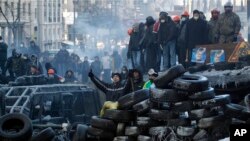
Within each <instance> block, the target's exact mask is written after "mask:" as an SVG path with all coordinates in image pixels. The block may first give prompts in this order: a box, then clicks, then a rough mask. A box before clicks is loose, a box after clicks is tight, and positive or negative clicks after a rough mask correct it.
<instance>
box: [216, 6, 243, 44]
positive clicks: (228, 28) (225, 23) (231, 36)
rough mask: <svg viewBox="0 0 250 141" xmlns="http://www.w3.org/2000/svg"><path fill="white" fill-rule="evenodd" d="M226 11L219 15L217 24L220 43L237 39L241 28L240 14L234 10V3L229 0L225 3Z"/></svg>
mask: <svg viewBox="0 0 250 141" xmlns="http://www.w3.org/2000/svg"><path fill="white" fill-rule="evenodd" d="M224 9H225V12H224V13H222V14H221V15H220V16H219V19H218V24H217V25H216V29H215V30H216V33H217V34H216V38H217V39H218V40H219V43H231V42H235V41H237V37H238V34H239V33H240V29H241V21H240V18H239V16H238V15H237V14H236V13H234V12H233V5H232V3H231V2H227V3H226V4H225V5H224Z"/></svg>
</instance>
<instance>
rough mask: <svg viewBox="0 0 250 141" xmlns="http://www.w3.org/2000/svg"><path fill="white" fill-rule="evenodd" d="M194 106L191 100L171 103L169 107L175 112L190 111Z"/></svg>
mask: <svg viewBox="0 0 250 141" xmlns="http://www.w3.org/2000/svg"><path fill="white" fill-rule="evenodd" d="M193 108H194V105H193V103H192V101H182V102H177V103H173V104H172V107H171V109H172V110H173V111H176V112H185V111H191V110H192V109H193Z"/></svg>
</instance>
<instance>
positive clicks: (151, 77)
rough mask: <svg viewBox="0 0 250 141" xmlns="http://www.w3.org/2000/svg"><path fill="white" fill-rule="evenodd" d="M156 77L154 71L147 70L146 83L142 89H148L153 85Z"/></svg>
mask: <svg viewBox="0 0 250 141" xmlns="http://www.w3.org/2000/svg"><path fill="white" fill-rule="evenodd" d="M157 77H158V73H157V72H155V70H154V69H149V71H148V79H149V80H148V81H147V82H146V83H145V84H144V86H143V89H149V88H150V87H151V86H152V85H153V83H154V80H155V79H156V78H157Z"/></svg>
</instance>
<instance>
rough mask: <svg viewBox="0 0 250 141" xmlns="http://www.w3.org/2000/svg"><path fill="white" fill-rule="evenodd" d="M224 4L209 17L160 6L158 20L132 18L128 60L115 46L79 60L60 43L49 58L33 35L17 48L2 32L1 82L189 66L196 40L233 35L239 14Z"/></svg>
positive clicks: (217, 39)
mask: <svg viewBox="0 0 250 141" xmlns="http://www.w3.org/2000/svg"><path fill="white" fill-rule="evenodd" d="M224 10H225V12H223V13H222V14H220V11H219V10H217V9H214V10H212V11H211V19H210V20H209V21H207V20H206V17H205V16H204V14H203V12H201V11H198V10H194V11H193V16H192V17H191V16H190V15H189V13H188V12H187V11H184V12H183V14H181V15H180V16H174V17H170V15H168V13H167V12H160V13H159V19H158V20H155V19H154V18H153V17H152V16H149V17H147V18H146V22H145V23H135V24H134V25H133V27H132V28H131V29H129V30H128V34H129V35H130V40H129V43H128V47H127V49H128V51H127V59H128V60H129V62H130V63H128V64H126V65H125V64H124V57H122V56H121V55H120V54H119V53H118V51H116V50H115V51H113V53H110V52H104V53H103V54H102V55H99V56H95V57H94V59H93V60H92V59H89V57H90V56H85V57H84V60H83V61H82V60H81V59H80V57H79V56H78V55H77V54H75V53H71V54H70V53H69V52H68V51H67V50H66V49H61V50H60V51H59V52H58V53H57V54H56V55H55V56H54V58H53V59H52V60H50V59H49V56H48V55H45V54H44V53H41V51H40V48H39V46H37V45H36V43H35V42H34V41H31V42H30V46H29V47H24V43H21V45H20V46H19V47H18V48H12V47H10V48H8V45H7V44H6V43H4V42H3V39H2V37H0V70H1V73H0V74H1V75H0V77H1V79H0V83H8V82H9V81H14V80H15V79H16V78H18V77H20V76H24V75H31V76H32V75H41V74H43V75H46V76H47V77H56V79H57V78H58V79H59V81H55V83H61V80H63V81H64V82H69V83H73V82H79V83H84V84H86V83H88V82H89V78H88V74H89V72H90V70H91V72H92V73H93V74H94V76H95V77H96V78H98V79H99V80H102V81H104V82H105V83H112V82H113V79H111V78H110V76H113V75H112V73H120V75H121V77H120V79H121V81H124V80H125V79H126V78H127V74H128V72H129V71H128V70H129V69H137V70H138V71H139V72H140V75H143V74H147V72H148V70H150V69H153V70H154V71H155V72H160V71H164V70H167V69H168V68H170V67H173V66H175V65H176V64H177V62H178V63H179V64H183V65H184V66H185V67H189V66H192V65H194V64H193V63H192V62H191V57H192V50H193V49H194V48H195V47H196V46H197V45H204V44H216V43H230V42H234V41H237V39H238V36H239V34H240V29H241V22H240V18H239V16H238V15H237V14H235V13H234V12H233V5H232V3H230V2H228V3H226V4H225V5H224ZM9 54H11V55H9ZM8 56H9V57H8ZM41 58H42V59H41ZM62 78H64V79H62ZM141 79H143V78H141Z"/></svg>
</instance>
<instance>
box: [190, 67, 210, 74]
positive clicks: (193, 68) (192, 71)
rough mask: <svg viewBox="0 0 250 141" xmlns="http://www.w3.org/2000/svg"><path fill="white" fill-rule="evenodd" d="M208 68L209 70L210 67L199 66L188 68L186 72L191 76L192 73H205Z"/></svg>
mask: <svg viewBox="0 0 250 141" xmlns="http://www.w3.org/2000/svg"><path fill="white" fill-rule="evenodd" d="M210 68H211V66H210V65H200V66H194V67H190V68H188V71H189V72H190V73H191V74H192V73H196V72H201V71H206V70H208V69H210Z"/></svg>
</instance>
